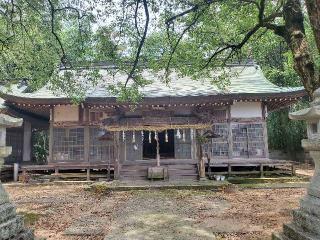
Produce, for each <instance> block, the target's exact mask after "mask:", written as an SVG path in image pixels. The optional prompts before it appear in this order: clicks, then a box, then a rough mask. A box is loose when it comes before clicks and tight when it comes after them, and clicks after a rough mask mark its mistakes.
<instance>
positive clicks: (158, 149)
mask: <svg viewBox="0 0 320 240" xmlns="http://www.w3.org/2000/svg"><path fill="white" fill-rule="evenodd" d="M156 142H157V167H160V146H159V137H156Z"/></svg>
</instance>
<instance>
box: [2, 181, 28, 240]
mask: <svg viewBox="0 0 320 240" xmlns="http://www.w3.org/2000/svg"><path fill="white" fill-rule="evenodd" d="M7 239H10V240H18V239H19V240H33V239H34V235H33V232H32V231H31V230H26V229H25V228H24V223H23V218H22V217H21V216H19V215H17V214H16V209H15V207H14V206H13V205H12V204H11V203H10V202H9V197H8V194H7V193H6V192H5V190H4V188H3V186H2V185H1V183H0V240H7Z"/></svg>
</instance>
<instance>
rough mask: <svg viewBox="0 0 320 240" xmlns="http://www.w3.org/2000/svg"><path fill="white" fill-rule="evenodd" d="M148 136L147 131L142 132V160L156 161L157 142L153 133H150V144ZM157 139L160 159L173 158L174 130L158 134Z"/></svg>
mask: <svg viewBox="0 0 320 240" xmlns="http://www.w3.org/2000/svg"><path fill="white" fill-rule="evenodd" d="M149 134H150V132H149V131H143V135H144V139H143V159H156V158H157V141H156V140H155V139H154V132H151V142H150V141H149ZM166 134H167V137H166ZM158 138H159V153H160V158H162V159H163V158H164V159H165V158H174V130H173V129H170V130H167V131H162V132H158ZM166 138H167V141H166Z"/></svg>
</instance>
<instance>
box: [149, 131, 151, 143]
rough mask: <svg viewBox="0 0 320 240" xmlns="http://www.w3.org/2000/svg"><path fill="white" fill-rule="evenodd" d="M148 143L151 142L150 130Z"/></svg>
mask: <svg viewBox="0 0 320 240" xmlns="http://www.w3.org/2000/svg"><path fill="white" fill-rule="evenodd" d="M149 143H151V131H149Z"/></svg>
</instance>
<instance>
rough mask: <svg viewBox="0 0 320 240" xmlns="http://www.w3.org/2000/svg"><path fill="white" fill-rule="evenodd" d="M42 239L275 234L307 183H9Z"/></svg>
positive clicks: (259, 236) (249, 237)
mask: <svg viewBox="0 0 320 240" xmlns="http://www.w3.org/2000/svg"><path fill="white" fill-rule="evenodd" d="M6 189H7V191H8V192H9V194H10V196H11V199H12V200H13V202H14V203H15V204H17V206H18V209H17V210H18V212H20V213H21V214H23V215H25V218H26V223H27V224H28V225H29V226H30V227H31V228H33V229H35V234H36V236H37V237H38V238H40V239H58V240H60V239H67V240H76V239H79V240H80V239H81V240H82V239H97V240H100V239H106V240H107V239H119V240H120V239H121V240H122V239H123V240H125V239H130V240H133V239H134V240H136V239H137V240H138V239H139V240H142V239H146V240H149V239H150V240H151V239H174V240H179V239H186V240H189V239H190V240H191V239H192V240H196V239H204V240H205V239H219V240H221V239H228V240H231V239H232V240H240V239H241V240H242V239H243V240H253V239H255V240H257V239H261V240H264V239H268V240H269V239H270V236H271V233H272V232H274V231H279V230H281V227H282V224H283V223H284V222H288V221H290V219H291V216H290V211H291V210H292V209H294V208H297V207H298V202H299V199H300V198H301V197H302V196H303V195H304V194H305V192H306V191H305V189H269V190H257V189H254V190H253V189H252V190H249V189H247V190H237V191H235V192H232V193H225V192H213V191H191V190H165V191H159V190H147V191H131V192H111V193H108V194H98V193H93V192H90V191H87V190H86V187H85V186H82V185H67V186H44V185H43V186H27V187H21V186H6Z"/></svg>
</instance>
